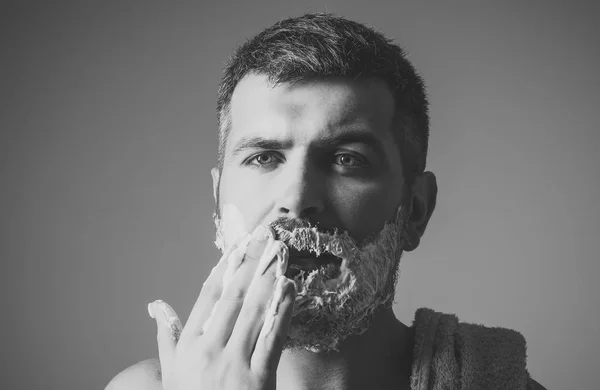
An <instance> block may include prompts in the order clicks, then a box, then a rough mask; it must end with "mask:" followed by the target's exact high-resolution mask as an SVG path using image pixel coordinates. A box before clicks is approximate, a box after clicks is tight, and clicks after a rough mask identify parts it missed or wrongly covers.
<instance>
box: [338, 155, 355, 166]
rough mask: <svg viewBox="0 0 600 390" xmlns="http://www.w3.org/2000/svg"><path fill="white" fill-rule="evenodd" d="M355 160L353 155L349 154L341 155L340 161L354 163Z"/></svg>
mask: <svg viewBox="0 0 600 390" xmlns="http://www.w3.org/2000/svg"><path fill="white" fill-rule="evenodd" d="M353 161H354V160H353V159H352V157H350V156H348V155H342V156H340V163H342V165H352V162H353Z"/></svg>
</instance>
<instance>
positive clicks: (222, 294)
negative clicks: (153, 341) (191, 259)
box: [148, 226, 296, 390]
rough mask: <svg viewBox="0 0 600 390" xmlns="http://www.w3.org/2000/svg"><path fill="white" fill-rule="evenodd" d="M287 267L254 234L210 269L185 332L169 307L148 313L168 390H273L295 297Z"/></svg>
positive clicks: (276, 248) (281, 255)
mask: <svg viewBox="0 0 600 390" xmlns="http://www.w3.org/2000/svg"><path fill="white" fill-rule="evenodd" d="M287 261H288V251H287V247H286V246H285V244H283V243H282V242H281V241H277V240H275V239H274V238H273V234H272V233H271V231H270V230H268V229H267V228H265V227H262V226H259V227H258V228H257V229H256V230H255V231H254V233H253V234H252V236H248V237H246V238H245V239H244V240H242V241H241V242H240V243H238V244H237V245H235V246H234V247H233V248H231V249H230V250H229V251H228V252H226V253H225V254H224V255H223V257H222V258H221V260H220V261H219V263H218V264H217V265H216V266H215V267H214V268H213V270H212V272H211V274H210V276H209V277H208V279H207V280H206V282H205V283H204V286H203V288H202V291H201V292H200V296H199V297H198V300H197V302H196V304H195V305H194V308H193V309H192V311H191V313H190V316H189V318H188V321H187V323H186V325H185V328H183V330H181V322H180V321H179V318H178V317H177V314H176V313H175V312H174V311H173V309H172V308H171V307H170V306H169V305H168V304H166V303H165V302H162V301H155V302H153V303H151V304H150V305H148V311H149V313H150V315H151V316H152V317H153V318H155V319H156V322H157V326H158V335H157V340H158V352H159V359H160V365H161V371H162V383H163V388H164V389H165V390H192V389H193V390H208V389H210V390H213V389H214V390H216V389H232V390H233V389H235V390H240V389H257V390H258V389H275V382H276V381H275V378H276V372H277V366H278V364H279V358H280V356H281V351H282V349H283V345H284V342H285V339H286V337H287V332H288V328H289V324H290V320H291V317H292V310H293V306H294V298H295V295H296V292H295V288H294V284H293V283H292V282H291V281H290V280H288V279H287V278H286V277H285V276H283V273H284V272H285V269H286V268H287ZM180 331H181V334H180V335H179V332H180ZM177 338H179V340H178V341H177Z"/></svg>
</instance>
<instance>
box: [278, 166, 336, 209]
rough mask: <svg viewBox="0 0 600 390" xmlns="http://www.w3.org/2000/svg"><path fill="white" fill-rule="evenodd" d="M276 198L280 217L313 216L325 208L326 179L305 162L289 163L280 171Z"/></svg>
mask: <svg viewBox="0 0 600 390" xmlns="http://www.w3.org/2000/svg"><path fill="white" fill-rule="evenodd" d="M277 184H278V187H279V188H280V190H279V191H277V199H276V204H275V205H276V208H277V214H278V216H279V217H283V216H285V217H288V218H311V217H313V216H315V215H317V214H319V213H321V212H323V209H324V196H325V180H324V178H323V177H321V175H320V173H319V171H318V169H315V167H310V166H309V165H308V164H305V163H302V164H301V163H298V164H293V165H292V164H288V165H287V169H285V170H284V171H282V172H281V173H280V180H278V183H277Z"/></svg>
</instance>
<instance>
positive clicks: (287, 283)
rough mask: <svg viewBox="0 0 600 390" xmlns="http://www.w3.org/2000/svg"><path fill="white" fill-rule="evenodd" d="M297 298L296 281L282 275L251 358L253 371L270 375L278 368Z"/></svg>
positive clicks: (278, 280)
mask: <svg viewBox="0 0 600 390" xmlns="http://www.w3.org/2000/svg"><path fill="white" fill-rule="evenodd" d="M295 299H296V287H295V285H294V282H292V281H291V280H289V279H288V278H286V277H285V276H280V277H279V278H278V279H277V284H276V288H275V293H274V296H273V300H272V303H271V305H270V306H269V310H268V311H267V314H266V316H265V321H264V324H263V327H262V328H261V331H260V334H259V336H258V340H257V341H256V344H255V348H254V351H253V352H252V357H251V359H250V368H251V369H252V371H253V372H255V373H257V374H259V375H261V376H268V375H269V374H271V373H273V372H275V371H276V370H277V366H278V365H279V358H280V357H281V352H282V351H283V347H284V346H285V341H286V339H287V335H288V332H289V328H290V322H291V319H292V314H293V311H294V301H295Z"/></svg>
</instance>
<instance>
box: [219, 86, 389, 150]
mask: <svg viewBox="0 0 600 390" xmlns="http://www.w3.org/2000/svg"><path fill="white" fill-rule="evenodd" d="M230 108H231V110H230V115H231V118H230V119H231V128H230V133H229V137H228V140H227V148H226V149H230V146H231V145H234V144H235V143H236V142H237V140H239V139H241V138H247V137H253V136H256V137H262V138H275V139H286V140H290V141H292V142H294V143H303V144H304V143H310V142H312V141H318V140H319V139H326V138H330V137H336V136H339V135H344V133H348V132H352V131H361V132H371V133H373V135H374V136H375V137H376V138H377V139H379V140H380V141H381V143H382V144H384V145H385V144H387V145H390V144H393V142H391V141H393V140H392V134H391V129H392V118H393V115H394V99H393V97H392V94H391V93H390V91H389V88H388V87H387V86H386V85H385V83H383V82H382V81H379V80H352V79H344V78H326V79H318V80H309V81H302V82H299V83H295V84H290V83H281V84H277V85H273V84H270V83H269V82H268V80H267V77H266V76H264V75H259V74H250V75H248V76H246V77H245V78H244V79H242V80H241V81H240V82H239V83H238V85H237V86H236V88H235V90H234V93H233V95H232V98H231V107H230Z"/></svg>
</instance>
